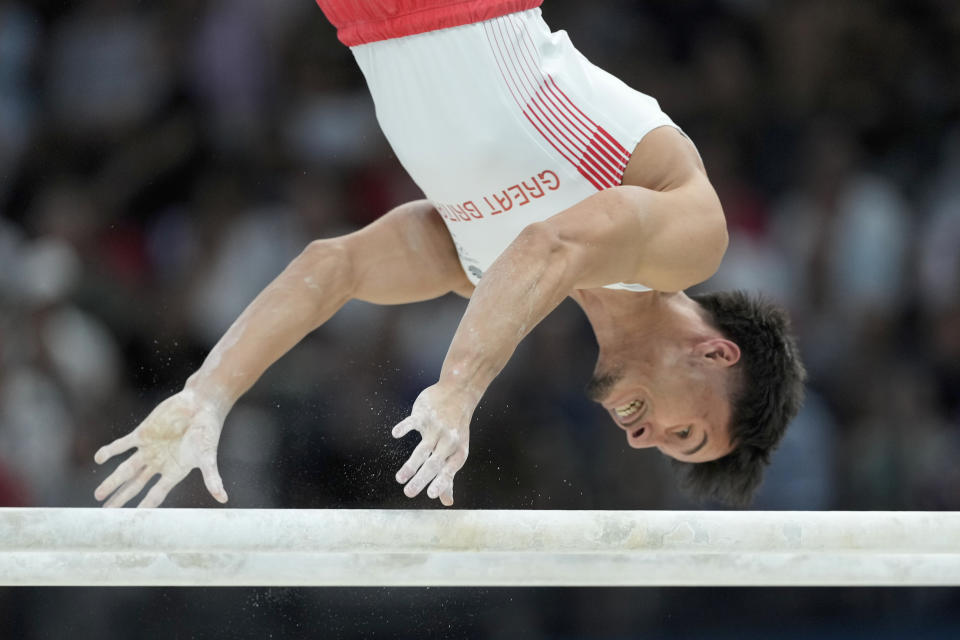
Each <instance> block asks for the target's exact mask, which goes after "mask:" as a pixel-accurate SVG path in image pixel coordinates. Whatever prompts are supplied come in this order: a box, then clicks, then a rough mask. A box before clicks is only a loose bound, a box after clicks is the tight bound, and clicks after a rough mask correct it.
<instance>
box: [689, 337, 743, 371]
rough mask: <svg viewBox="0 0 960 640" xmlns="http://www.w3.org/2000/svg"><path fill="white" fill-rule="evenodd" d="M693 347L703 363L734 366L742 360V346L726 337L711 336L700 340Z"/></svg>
mask: <svg viewBox="0 0 960 640" xmlns="http://www.w3.org/2000/svg"><path fill="white" fill-rule="evenodd" d="M693 349H694V355H696V356H697V358H698V359H701V361H702V363H704V364H709V365H711V366H719V367H732V366H733V365H735V364H737V362H739V361H740V347H738V346H737V344H736V343H735V342H732V341H731V340H727V339H726V338H710V339H709V340H704V341H703V342H698V343H697V345H696V346H695V347H694V348H693Z"/></svg>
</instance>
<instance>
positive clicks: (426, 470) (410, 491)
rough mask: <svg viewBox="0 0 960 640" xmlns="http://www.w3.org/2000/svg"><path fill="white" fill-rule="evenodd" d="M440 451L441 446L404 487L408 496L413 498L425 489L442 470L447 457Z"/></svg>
mask: <svg viewBox="0 0 960 640" xmlns="http://www.w3.org/2000/svg"><path fill="white" fill-rule="evenodd" d="M440 451H441V449H440V447H437V450H436V451H434V452H433V454H432V455H431V456H430V458H429V459H428V460H427V461H426V462H425V463H423V466H422V467H420V470H419V471H417V475H415V476H413V479H412V480H410V482H408V483H407V486H405V487H404V488H403V492H404V493H405V494H406V496H407V497H408V498H413V497H414V496H416V495H418V494H419V493H420V492H421V491H423V489H424V487H426V486H427V485H428V484H430V481H431V480H433V479H434V478H435V477H436V476H437V474H438V473H439V472H440V469H441V468H442V467H443V463H444V459H445V458H446V456H445V455H444V454H441V453H440Z"/></svg>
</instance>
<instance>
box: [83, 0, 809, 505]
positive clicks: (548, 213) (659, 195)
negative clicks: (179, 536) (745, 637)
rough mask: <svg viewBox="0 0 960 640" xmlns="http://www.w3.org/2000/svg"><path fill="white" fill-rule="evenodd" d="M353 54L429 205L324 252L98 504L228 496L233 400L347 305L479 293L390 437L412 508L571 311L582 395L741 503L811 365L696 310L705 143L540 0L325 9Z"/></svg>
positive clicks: (711, 196)
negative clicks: (485, 403) (583, 373)
mask: <svg viewBox="0 0 960 640" xmlns="http://www.w3.org/2000/svg"><path fill="white" fill-rule="evenodd" d="M318 2H319V5H320V8H321V9H322V10H323V12H324V13H325V14H326V16H327V18H328V19H329V20H330V21H331V22H332V23H333V24H334V25H335V26H336V27H337V35H338V38H339V40H340V41H341V42H343V43H344V44H345V45H347V46H348V47H350V49H351V51H352V52H353V54H354V57H355V59H356V61H357V63H358V65H359V67H360V70H361V71H362V72H363V74H364V76H365V78H366V81H367V85H368V86H369V89H370V93H371V94H372V97H373V101H374V104H375V106H376V113H377V119H378V121H379V124H380V126H381V128H382V129H383V132H384V134H385V135H386V137H387V139H388V141H389V142H390V145H391V147H392V148H393V150H394V152H395V153H396V155H397V158H398V159H399V160H400V162H401V163H402V164H403V166H404V168H405V169H406V170H407V172H408V173H409V174H410V176H411V177H412V178H413V180H414V181H415V182H416V183H417V185H418V186H419V187H420V189H422V191H423V193H424V195H425V199H423V200H419V201H416V202H409V203H406V204H403V205H400V206H398V207H396V208H395V209H393V210H392V211H390V212H388V213H386V214H385V215H383V216H382V217H380V218H379V219H378V220H376V221H375V222H373V223H371V224H370V225H368V226H366V227H364V228H362V229H359V230H357V231H355V232H353V233H350V234H348V235H344V236H341V237H335V238H327V239H319V240H315V241H313V242H311V243H310V244H309V245H308V246H307V247H306V248H305V249H304V250H303V252H302V253H301V254H300V255H299V256H298V257H297V258H295V259H294V260H293V261H292V262H291V263H290V264H289V266H287V268H286V269H285V270H284V271H283V272H282V273H281V274H280V275H279V276H278V277H277V278H276V279H275V280H274V281H273V282H272V283H270V285H268V286H267V287H266V288H265V289H264V290H263V291H262V292H261V293H260V294H259V295H258V296H257V297H256V298H255V299H254V300H253V302H251V303H250V305H249V306H248V307H247V308H246V309H245V310H244V311H243V313H242V314H241V315H240V316H239V318H238V319H237V320H236V321H235V322H234V323H233V324H232V325H231V326H230V328H229V329H228V331H227V332H226V334H224V336H223V337H222V338H221V339H220V341H219V342H217V344H216V345H215V346H214V347H213V349H212V350H211V352H210V353H209V355H208V356H207V357H206V359H205V360H204V362H203V364H202V365H201V367H200V368H199V369H198V370H197V371H196V372H195V373H194V374H193V375H191V376H190V377H189V378H188V379H187V381H186V383H185V385H184V388H183V390H182V391H180V392H179V393H176V394H175V395H173V396H171V397H169V398H167V399H166V400H164V401H163V402H161V403H160V404H159V405H158V406H157V407H156V408H155V409H154V410H153V411H152V412H151V413H150V414H149V415H148V416H147V417H146V419H145V420H143V422H142V423H140V425H139V426H137V427H136V429H134V430H133V431H132V432H131V433H129V434H128V435H126V436H123V437H121V438H119V439H117V440H115V441H114V442H112V443H110V444H108V445H106V446H104V447H102V448H101V449H100V450H98V451H97V453H96V456H95V460H96V462H97V463H98V464H102V463H103V462H105V461H106V460H108V459H110V458H112V457H113V456H116V455H118V454H121V453H123V452H125V451H128V450H130V449H136V451H135V452H134V453H133V455H131V456H130V457H129V458H127V459H126V460H125V461H124V462H122V463H121V464H120V465H119V466H118V467H117V468H116V469H115V470H114V471H113V473H112V474H111V475H109V476H108V477H107V478H106V479H105V480H104V481H103V482H102V483H101V484H100V486H99V487H98V488H97V489H96V491H95V497H96V498H97V500H105V501H106V502H105V504H104V506H109V507H120V506H123V505H124V504H126V503H127V502H129V501H130V500H131V499H133V498H134V497H135V496H137V495H138V494H139V493H140V492H141V491H142V490H143V489H144V487H145V486H146V485H147V483H148V482H149V481H150V480H151V479H152V478H153V477H154V476H156V475H159V476H160V478H159V480H158V481H157V482H156V483H155V484H154V485H153V486H152V487H151V488H150V490H149V491H148V492H147V494H146V496H145V497H144V498H143V499H142V501H141V502H140V504H139V506H141V507H155V506H158V505H159V504H160V503H161V502H162V501H163V500H164V499H165V497H166V496H167V494H168V493H169V491H170V490H171V489H172V488H173V487H174V486H175V485H176V484H177V483H178V482H180V481H181V480H182V479H183V478H184V477H185V476H186V475H187V474H188V473H189V472H190V471H191V470H192V469H194V468H197V467H198V468H199V469H200V471H201V473H202V475H203V479H204V483H205V485H206V487H207V490H208V491H209V492H210V493H211V495H212V496H213V497H214V498H215V499H216V500H218V501H220V502H226V501H227V494H226V491H225V490H224V486H223V481H222V479H221V477H220V474H219V471H218V469H217V446H218V443H219V440H220V433H221V430H222V428H223V424H224V420H225V418H226V416H227V413H228V412H229V411H230V409H231V407H232V406H233V405H234V403H235V402H236V401H237V400H238V398H240V396H241V395H242V394H243V393H245V392H246V391H247V390H248V389H249V388H250V387H251V386H252V385H253V384H254V382H255V381H256V380H257V379H258V378H259V377H260V376H261V375H262V374H263V372H264V371H265V370H266V369H267V368H268V367H269V366H270V365H271V364H272V363H273V362H275V361H276V360H277V359H279V358H280V357H281V356H282V355H283V354H284V353H286V352H287V351H288V350H289V349H290V348H291V347H293V346H294V345H295V344H297V343H298V342H299V341H300V340H301V339H302V338H303V337H304V336H306V335H307V334H308V333H310V332H311V331H313V330H314V329H316V328H317V327H319V326H320V325H322V324H323V323H324V322H326V321H327V320H328V319H329V318H330V317H331V316H332V315H333V314H334V313H336V311H337V310H338V309H339V308H340V307H341V306H342V305H343V304H344V303H346V302H347V301H348V300H351V299H358V300H365V301H368V302H372V303H376V304H385V305H386V304H400V303H412V302H417V301H421V300H428V299H431V298H436V297H438V296H442V295H444V294H447V293H449V292H456V293H457V294H460V295H462V296H465V297H467V298H469V299H470V300H469V303H468V305H467V308H466V311H465V313H464V315H463V318H462V319H461V321H460V324H459V327H458V328H457V331H456V334H455V335H454V338H453V341H452V343H451V344H450V347H449V349H448V351H447V354H446V357H445V359H444V361H443V366H442V369H441V373H440V376H439V379H438V380H437V381H436V383H435V384H433V385H431V386H429V387H427V388H426V389H424V390H423V391H422V392H421V393H420V394H419V396H418V397H417V399H416V401H415V402H414V404H413V407H412V409H411V412H410V415H409V417H407V418H406V419H404V420H403V421H401V422H400V423H399V424H397V425H396V426H394V427H393V431H392V434H393V436H394V437H397V438H399V437H403V436H404V435H405V434H407V433H409V432H410V431H417V432H419V434H420V437H421V440H420V442H419V444H418V445H417V446H416V448H415V449H414V451H413V453H412V454H411V456H410V458H409V459H408V460H407V461H406V463H405V464H403V466H402V467H401V468H400V470H399V471H398V472H397V474H396V479H397V481H398V482H399V483H401V484H404V485H405V487H404V493H405V494H406V495H407V496H408V497H411V498H413V497H415V496H417V495H418V494H420V493H421V492H422V491H424V489H426V493H427V496H429V497H430V498H439V500H440V502H441V503H442V504H444V505H448V506H449V505H452V504H453V480H454V476H455V474H456V473H457V471H459V470H460V469H461V468H462V467H463V465H464V463H465V462H466V460H467V454H468V451H469V442H470V421H471V418H472V416H473V412H474V410H475V409H476V407H477V404H478V403H479V401H480V398H481V397H482V396H483V394H484V392H485V390H486V389H487V387H488V386H489V385H490V383H491V381H492V380H493V379H494V377H495V376H496V375H497V374H498V373H499V372H500V371H501V369H502V368H503V367H504V366H505V365H506V363H507V361H508V360H509V358H510V356H511V355H512V354H513V352H514V350H515V349H516V347H517V345H518V344H519V342H520V341H521V340H522V339H523V337H524V336H526V335H527V333H528V332H530V331H531V330H533V328H534V327H535V326H536V325H537V323H539V322H540V321H541V320H542V319H543V318H544V317H545V316H546V315H547V314H549V313H550V312H551V311H552V310H553V309H554V308H556V307H557V306H558V305H559V304H560V302H562V301H563V300H564V299H565V298H567V297H570V298H573V300H575V301H576V303H577V304H578V305H579V306H580V307H581V308H582V309H583V311H584V313H585V314H586V316H587V318H588V320H589V322H590V325H591V326H592V328H593V330H594V333H595V334H596V339H597V343H598V345H599V355H598V358H597V364H596V367H595V371H594V375H593V378H592V380H591V382H590V384H589V386H588V389H587V392H588V394H589V395H590V397H591V399H593V400H595V401H596V402H598V403H601V404H602V405H603V407H604V408H605V409H606V410H607V411H608V412H609V415H610V418H611V419H612V421H613V423H614V424H615V425H616V426H617V427H618V428H619V429H621V430H623V433H624V435H625V437H626V440H627V444H628V445H629V446H630V447H634V448H638V449H639V448H647V447H656V448H657V449H659V450H660V451H661V452H662V453H663V454H665V455H667V456H669V457H670V458H673V459H674V460H675V463H676V465H677V467H678V468H679V474H680V478H681V481H682V483H683V484H684V486H685V487H687V488H688V490H689V491H690V492H691V493H692V494H693V495H695V496H697V497H699V498H702V499H714V500H720V501H725V502H728V503H732V504H745V503H747V502H749V500H750V499H751V497H752V495H753V493H754V492H755V490H756V488H757V487H758V486H759V484H760V481H761V479H762V475H763V470H764V468H765V467H766V466H767V465H768V464H769V459H770V453H771V451H772V450H773V449H774V448H775V447H776V445H777V443H778V442H779V441H780V439H781V438H782V436H783V434H784V432H785V430H786V427H787V424H788V423H789V422H790V420H791V419H792V418H793V416H794V415H795V414H796V412H797V411H798V409H799V406H800V403H801V400H802V395H803V381H804V370H803V366H802V364H801V362H800V358H799V354H798V351H797V347H796V344H795V341H794V338H793V337H792V336H791V333H790V328H789V321H788V318H787V316H786V313H785V312H784V310H783V309H781V308H779V307H777V306H776V305H773V304H772V303H770V302H768V301H766V300H763V299H761V298H757V297H753V296H750V295H747V294H745V293H743V292H720V293H710V294H700V295H696V296H688V295H687V294H685V293H684V289H687V288H688V287H691V286H693V285H695V284H698V283H700V282H703V281H704V280H706V279H708V278H709V277H710V276H711V275H713V273H714V272H715V271H716V270H717V268H718V266H719V264H720V261H721V259H722V257H723V255H724V252H725V250H726V247H727V240H728V239H727V230H726V222H725V219H724V214H723V210H722V207H721V205H720V202H719V199H718V198H717V195H716V193H715V191H714V189H713V187H712V185H711V184H710V181H709V179H708V177H707V174H706V170H705V168H704V166H703V164H702V162H701V159H700V156H699V154H698V153H697V150H696V148H695V146H694V145H693V143H692V142H691V141H690V140H689V139H688V138H687V136H686V135H685V134H684V133H683V132H682V131H681V130H680V129H679V128H678V127H677V126H676V125H675V124H674V123H673V122H672V121H671V119H670V118H669V117H668V116H667V115H666V114H664V113H663V111H661V110H660V107H659V105H658V103H657V101H656V100H654V99H653V98H651V97H649V96H647V95H644V94H642V93H640V92H638V91H635V90H633V89H631V88H630V87H628V86H626V85H625V84H624V83H622V82H621V81H619V80H618V79H616V78H614V77H613V76H611V75H610V74H608V73H606V72H605V71H603V70H601V69H599V68H597V67H596V66H594V65H593V64H591V63H590V62H589V61H587V60H586V59H585V58H584V57H583V55H581V54H580V53H579V52H578V51H577V50H576V49H575V48H574V47H573V45H572V44H571V42H570V40H569V39H568V37H567V35H566V33H565V32H563V31H557V32H551V31H550V29H549V27H548V26H547V25H546V23H545V22H544V21H543V18H542V17H541V13H540V9H539V5H540V4H541V2H542V0H477V1H471V2H463V1H462V0H460V1H457V0H403V1H396V0H393V1H390V2H386V1H380V2H375V1H371V2H355V1H351V0H318Z"/></svg>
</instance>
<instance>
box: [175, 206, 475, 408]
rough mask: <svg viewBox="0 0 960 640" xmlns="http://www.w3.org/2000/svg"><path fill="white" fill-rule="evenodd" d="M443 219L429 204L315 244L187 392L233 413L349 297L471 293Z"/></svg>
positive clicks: (263, 296) (244, 318)
mask: <svg viewBox="0 0 960 640" xmlns="http://www.w3.org/2000/svg"><path fill="white" fill-rule="evenodd" d="M472 288H473V285H472V284H471V283H470V281H469V280H468V279H467V277H466V275H464V273H463V271H462V269H461V268H460V263H459V261H458V259H457V255H456V251H455V249H454V246H453V242H452V240H451V239H450V236H449V234H448V233H447V231H446V228H445V227H444V224H443V220H442V219H441V218H440V216H439V215H438V214H437V213H436V211H435V210H434V209H433V207H432V206H431V205H430V204H429V203H428V202H426V201H417V202H410V203H408V204H405V205H402V206H399V207H397V208H396V209H393V210H392V211H390V212H389V213H387V214H386V215H384V216H383V217H381V218H380V219H378V220H377V221H375V222H373V223H372V224H370V225H368V226H367V227H364V228H363V229H361V230H359V231H357V232H355V233H351V234H349V235H346V236H342V237H339V238H333V239H329V240H317V241H314V242H312V243H311V244H310V245H308V246H307V248H306V249H305V250H304V251H303V252H302V253H301V254H300V255H299V256H298V257H297V258H295V259H294V260H293V261H292V262H291V263H290V264H289V265H288V266H287V268H286V269H285V270H284V271H283V272H282V273H281V274H280V275H279V276H277V278H276V279H275V280H274V281H273V282H271V283H270V284H269V285H268V286H267V287H266V288H265V289H264V290H263V291H262V292H261V293H260V294H259V295H258V296H257V297H256V298H255V299H254V300H253V302H251V303H250V305H249V306H248V307H247V308H246V309H245V310H244V311H243V313H242V314H241V315H240V317H239V318H237V320H236V321H235V322H234V323H233V325H232V326H231V327H230V329H229V330H228V331H227V333H226V334H225V335H224V336H223V337H222V338H221V339H220V341H219V342H218V343H217V344H216V346H214V348H213V350H212V351H211V352H210V354H209V355H208V356H207V358H206V360H205V361H204V363H203V365H202V366H201V367H200V369H199V370H198V371H197V372H196V373H195V374H194V375H193V376H191V377H190V379H189V380H188V381H187V384H186V388H187V389H192V390H194V391H196V392H198V393H200V394H201V395H203V396H204V397H206V398H209V399H211V400H214V401H216V402H217V403H218V404H220V405H222V406H223V407H224V408H225V409H227V410H229V407H231V406H232V405H233V404H234V403H235V402H236V400H237V399H238V398H239V397H240V396H241V395H243V394H244V393H245V392H246V391H247V390H248V389H249V388H250V387H251V386H252V385H253V384H254V383H255V382H256V381H257V379H258V378H260V376H261V375H262V374H263V373H264V371H265V370H266V369H267V368H268V367H269V366H270V365H271V364H273V363H274V362H275V361H276V360H278V359H279V358H280V357H281V356H283V355H284V354H285V353H286V352H287V351H288V350H289V349H290V348H292V347H293V346H294V345H296V344H297V343H298V342H300V340H302V339H303V338H304V336H306V335H307V334H308V333H310V332H311V331H313V330H314V329H316V328H318V327H319V326H320V325H322V324H323V323H324V322H326V321H327V320H329V319H330V317H331V316H333V314H334V313H336V312H337V310H338V309H340V307H342V306H343V305H344V304H345V303H346V302H347V301H348V300H350V299H353V298H356V299H359V300H365V301H368V302H373V303H377V304H400V303H404V302H416V301H420V300H428V299H431V298H436V297H438V296H441V295H444V294H446V293H449V292H450V291H456V292H458V293H460V294H461V295H467V296H468V295H469V293H470V291H471V290H472Z"/></svg>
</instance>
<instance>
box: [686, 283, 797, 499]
mask: <svg viewBox="0 0 960 640" xmlns="http://www.w3.org/2000/svg"><path fill="white" fill-rule="evenodd" d="M691 297H692V298H693V300H695V301H696V302H697V303H699V305H700V307H701V308H702V309H703V310H704V312H705V316H706V318H707V320H708V321H709V322H710V323H711V324H712V325H713V326H714V327H715V328H716V329H718V330H719V331H720V333H722V334H723V336H724V337H726V338H727V339H728V340H731V341H733V342H734V343H736V344H737V346H738V347H740V360H739V361H738V362H737V363H736V364H735V365H733V367H732V371H733V373H734V378H733V380H732V384H731V389H730V403H731V406H732V408H733V412H732V415H731V418H730V438H731V440H732V441H733V444H734V449H733V451H732V452H730V453H728V454H727V455H725V456H724V457H722V458H719V459H717V460H713V461H710V462H700V463H696V464H693V463H689V462H680V461H678V460H674V461H673V464H674V468H675V469H676V470H677V471H678V473H679V475H680V479H681V487H682V488H683V489H684V490H685V492H686V493H688V494H690V495H691V496H692V497H694V498H696V499H698V500H700V501H701V502H702V501H705V500H716V501H719V502H723V503H726V504H730V505H735V506H746V505H748V504H749V503H750V502H751V501H752V500H753V496H754V494H755V493H756V491H757V488H758V487H759V486H760V482H761V481H762V480H763V471H764V469H765V467H766V466H767V465H769V464H770V454H771V453H772V452H773V451H774V449H776V448H777V445H778V444H779V443H780V440H781V439H782V438H783V434H784V433H786V430H787V425H788V424H789V423H790V421H791V420H792V419H793V418H794V416H796V415H797V412H798V411H799V410H800V405H801V404H802V403H803V387H804V381H805V380H806V371H805V370H804V368H803V363H802V362H801V360H800V351H799V349H798V348H797V343H796V340H795V338H794V337H793V333H792V330H791V327H790V318H789V316H788V315H787V312H786V310H785V309H784V308H782V307H780V306H779V305H776V304H774V303H772V302H770V301H769V300H767V299H766V298H764V297H762V296H751V295H749V294H747V293H746V292H744V291H721V292H716V293H705V294H699V295H694V296H691Z"/></svg>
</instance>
